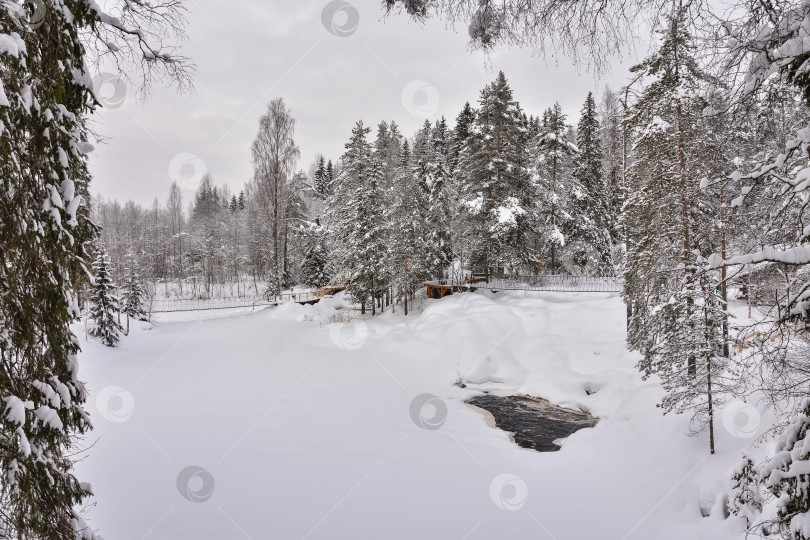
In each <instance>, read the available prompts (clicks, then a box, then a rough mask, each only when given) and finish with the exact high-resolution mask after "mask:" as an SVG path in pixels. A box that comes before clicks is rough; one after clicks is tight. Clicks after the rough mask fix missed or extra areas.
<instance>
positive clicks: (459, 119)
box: [448, 101, 476, 174]
mask: <svg viewBox="0 0 810 540" xmlns="http://www.w3.org/2000/svg"><path fill="white" fill-rule="evenodd" d="M475 115H476V111H475V109H473V108H472V107H471V106H470V102H469V101H468V102H466V103H465V104H464V108H463V109H461V112H460V113H458V116H456V125H455V127H454V128H453V135H452V141H451V143H450V149H449V154H448V164H449V166H450V173H451V174H454V173H455V171H456V167H457V166H458V158H459V154H460V153H461V149H462V148H464V145H465V144H466V143H467V138H468V137H469V136H470V133H472V128H473V122H474V121H475Z"/></svg>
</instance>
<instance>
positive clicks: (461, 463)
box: [79, 292, 750, 540]
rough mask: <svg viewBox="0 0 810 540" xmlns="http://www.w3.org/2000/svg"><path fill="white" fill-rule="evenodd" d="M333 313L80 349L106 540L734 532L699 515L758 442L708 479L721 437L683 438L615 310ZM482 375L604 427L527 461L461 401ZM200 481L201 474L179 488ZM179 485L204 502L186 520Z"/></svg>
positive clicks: (431, 307) (506, 300)
mask: <svg viewBox="0 0 810 540" xmlns="http://www.w3.org/2000/svg"><path fill="white" fill-rule="evenodd" d="M326 304H327V303H326V302H325V303H323V304H321V305H318V306H298V305H287V306H282V307H280V308H270V309H265V310H263V311H260V312H256V313H248V314H245V315H239V316H230V317H225V318H216V319H201V320H190V321H184V322H173V323H165V322H164V323H158V324H157V325H156V327H155V328H153V329H151V330H145V329H137V330H134V331H133V335H131V336H130V337H128V338H125V339H123V341H122V345H121V347H120V348H118V349H114V350H110V349H106V348H104V347H102V346H100V345H99V344H98V343H96V342H93V341H90V342H87V343H84V342H83V347H84V349H85V351H84V352H83V354H82V357H81V358H82V376H83V378H84V379H85V380H88V382H89V386H90V390H91V392H92V398H91V400H90V404H89V409H90V411H91V413H92V414H93V418H94V422H95V425H96V428H97V429H96V430H95V431H94V432H93V433H92V434H91V436H90V438H89V439H88V440H87V443H88V444H91V443H93V442H95V446H94V447H93V448H92V449H91V450H90V452H89V455H88V456H87V457H86V459H85V461H84V462H82V463H81V464H80V465H79V474H80V478H81V479H82V480H85V481H89V482H91V483H92V484H93V488H94V491H95V493H96V495H97V503H98V505H97V506H96V507H94V508H92V509H91V511H90V514H89V521H90V523H91V525H92V526H93V527H95V528H97V529H99V531H100V532H101V533H102V535H103V536H104V537H105V538H107V540H114V539H144V538H154V539H189V540H191V539H194V540H202V539H225V538H229V539H230V538H233V539H236V538H248V539H263V538H274V539H276V538H279V539H287V538H297V539H303V538H310V539H338V538H341V539H342V538H347V539H348V538H356V539H366V538H368V539H378V538H385V539H400V538H401V539H409V540H410V539H417V538H419V539H454V538H457V539H464V538H466V539H475V538H480V539H492V538H507V537H510V538H537V539H543V538H549V539H558V540H563V539H580V538H582V539H584V538H600V539H613V538H616V539H625V538H637V539H651V538H657V539H668V538H672V539H679V540H680V539H685V538H690V539H691V538H707V539H709V538H712V539H722V538H732V537H734V533H735V532H737V533H738V532H739V527H738V524H734V523H732V522H730V521H727V522H724V521H721V520H720V519H718V518H716V517H715V516H713V517H710V518H702V517H701V515H700V503H701V498H703V499H704V500H707V501H708V502H709V505H710V504H711V501H713V500H714V494H715V493H716V491H717V490H718V489H719V487H720V485H721V484H720V482H721V480H722V476H723V473H724V472H725V469H726V468H727V467H728V466H729V465H730V464H731V463H732V462H733V461H734V460H735V459H736V458H737V457H738V456H739V451H740V449H741V448H743V447H744V446H746V445H747V444H748V443H749V442H750V441H749V440H743V439H739V438H734V437H732V436H731V435H730V434H728V433H727V432H725V431H722V428H720V429H719V431H720V433H718V438H719V443H718V447H719V455H717V456H714V457H713V458H709V457H708V452H707V443H706V440H705V437H702V436H701V437H692V438H690V437H687V436H685V435H684V434H683V433H684V432H685V431H686V426H687V419H686V418H681V417H666V418H663V417H661V415H660V412H659V411H658V410H656V409H655V403H656V401H657V399H658V398H659V395H660V394H659V393H660V389H659V388H658V386H657V385H656V384H655V383H653V382H642V381H641V379H640V377H639V375H638V374H637V373H636V371H635V370H634V368H633V366H634V363H635V361H636V358H635V357H634V356H633V355H630V354H629V353H627V352H626V350H625V347H624V319H623V316H624V315H623V314H624V308H623V306H622V304H621V303H620V301H619V299H618V298H616V297H615V295H608V294H579V295H576V294H554V293H520V292H514V293H499V294H498V295H491V294H489V293H486V295H485V294H463V295H455V296H452V297H449V298H446V299H444V300H441V301H430V302H429V303H428V308H427V309H426V311H425V312H424V313H423V314H422V315H421V316H409V317H408V318H407V319H405V318H403V317H401V315H400V314H399V313H398V314H397V315H395V316H391V315H390V314H385V315H383V316H382V317H379V318H375V320H367V321H366V322H365V323H362V324H361V325H360V326H359V327H358V328H359V332H360V333H359V334H355V335H354V336H352V335H350V334H338V333H336V332H335V330H339V329H340V328H339V327H336V326H334V325H333V326H331V327H329V326H325V325H324V326H321V325H320V324H319V323H318V322H317V321H318V320H319V319H321V318H322V317H324V316H327V315H328V311H327V310H328V309H329V306H328V305H326ZM304 318H307V319H315V322H313V321H312V320H309V321H303V320H302V319H304ZM330 328H331V330H332V332H331V333H330ZM344 330H346V328H344ZM353 348H354V350H350V349H353ZM486 354H490V355H491V357H492V358H493V359H494V360H496V361H497V362H500V363H503V364H504V365H507V364H513V363H514V362H515V361H516V362H519V364H520V365H521V366H522V367H523V368H525V370H520V369H518V370H513V371H515V373H518V375H515V376H514V377H513V379H512V380H509V381H508V382H507V383H505V384H501V385H494V384H490V385H489V387H490V388H493V389H495V388H496V387H497V388H498V389H502V390H505V391H516V392H525V393H531V394H533V395H538V396H542V397H545V398H548V399H550V400H551V401H553V402H555V403H558V404H561V405H564V406H569V407H584V408H587V409H589V410H590V411H591V412H592V413H593V414H594V415H595V416H598V417H600V418H601V419H602V420H601V421H600V423H599V424H598V425H597V427H596V428H594V429H585V430H582V431H579V432H577V433H575V434H574V435H573V436H572V437H570V438H569V439H568V440H567V441H566V442H565V444H564V446H563V449H562V450H561V451H560V452H555V453H545V454H540V453H537V452H534V451H531V450H526V449H521V448H519V447H517V446H515V445H514V444H513V443H512V442H510V440H509V437H508V436H507V434H505V433H503V432H501V431H499V430H495V429H493V428H491V427H490V426H488V425H487V423H486V421H485V419H484V417H483V415H481V414H478V413H477V412H475V411H474V410H472V409H471V408H470V407H468V406H466V405H464V403H463V400H464V399H465V398H467V397H469V396H471V395H473V393H474V392H475V391H474V390H473V389H471V388H467V389H461V388H459V387H456V386H453V383H454V382H455V381H456V380H457V378H458V376H459V374H465V373H467V372H469V371H471V370H472V369H473V368H474V367H475V366H476V364H478V363H479V362H480V361H481V359H482V358H483V357H484V356H485V355H486ZM521 373H522V375H521ZM110 386H117V387H120V390H116V389H115V388H110ZM586 386H588V387H589V388H591V389H598V391H597V392H596V393H594V394H592V395H587V394H586V392H585V387H586ZM423 393H430V394H434V395H435V396H438V397H439V398H440V400H441V403H443V404H444V405H445V406H446V408H447V415H446V421H445V422H444V423H443V424H442V425H441V426H440V427H439V428H438V429H424V428H422V427H419V426H418V425H417V424H416V423H415V422H414V421H413V420H412V418H411V414H410V412H409V408H410V406H411V404H412V401H413V400H414V398H416V397H417V396H419V395H421V394H423ZM130 395H131V396H132V402H130V401H128V399H127V398H128V397H129V396H130ZM431 407H432V406H428V407H427V408H426V409H424V410H423V411H422V412H423V413H424V415H423V416H424V418H428V419H429V418H430V417H432V416H433V414H432V411H433V409H432V408H431ZM105 417H106V418H105ZM192 465H193V466H198V467H201V468H202V469H204V471H203V472H200V473H199V474H196V475H193V474H192V473H193V472H194V471H190V472H188V473H187V475H186V477H190V480H189V481H188V482H186V481H185V478H181V479H180V480H179V481H178V475H179V474H180V472H181V471H182V470H183V469H185V468H186V467H188V466H192ZM206 471H207V472H206ZM503 474H509V475H514V477H504V476H500V475H503ZM493 481H495V482H494V483H493ZM178 483H179V484H181V487H188V489H189V491H186V492H185V494H186V496H187V497H188V498H192V499H193V498H195V497H197V498H199V499H207V500H204V501H201V502H192V501H189V500H187V499H186V498H184V497H183V496H181V493H180V491H179V490H178ZM699 483H702V484H704V485H708V486H713V487H712V489H707V488H705V487H704V488H703V490H704V491H703V492H701V491H700V488H699V487H697V486H698V484H699ZM212 486H213V491H211V489H210V488H211V487H212ZM524 486H525V488H526V492H525V493H526V495H525V497H524V491H523V490H522V489H521V488H523V487H524ZM501 488H502V489H501ZM195 494H196V495H195Z"/></svg>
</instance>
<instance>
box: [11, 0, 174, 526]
mask: <svg viewBox="0 0 810 540" xmlns="http://www.w3.org/2000/svg"><path fill="white" fill-rule="evenodd" d="M182 9H183V8H182V6H179V5H178V4H161V5H157V6H155V5H148V6H146V5H144V4H143V3H136V4H132V5H130V6H128V10H127V12H126V14H125V15H122V16H121V18H118V17H114V16H110V15H108V14H106V13H105V12H104V11H103V8H102V7H100V6H99V5H97V4H96V3H95V2H89V1H87V0H40V1H37V2H16V1H15V2H4V3H3V6H2V7H1V8H0V34H2V35H3V42H4V44H5V45H4V46H3V47H2V51H0V73H2V92H0V94H1V95H2V98H0V102H2V106H0V178H2V186H3V187H2V189H0V246H2V248H0V269H1V270H0V396H1V397H0V400H2V401H3V403H2V404H1V405H0V408H2V409H3V410H4V412H5V414H0V432H1V433H2V436H1V437H0V439H2V444H0V470H2V471H3V480H2V487H0V508H1V509H2V511H0V537H3V538H17V539H22V538H26V539H28V538H48V539H56V538H59V539H71V540H73V539H76V538H83V539H87V538H93V537H94V534H93V532H92V530H90V529H89V528H88V527H87V525H86V523H85V522H84V520H83V519H82V517H81V516H80V515H79V512H78V510H77V508H78V507H79V506H80V505H81V504H82V501H83V500H84V499H85V498H86V497H87V496H88V495H89V490H88V488H86V487H85V486H83V485H82V484H80V482H79V480H78V479H77V478H76V477H75V476H74V474H73V462H74V460H75V459H76V456H77V454H78V448H77V446H78V441H79V438H80V437H81V435H82V434H84V433H86V432H87V431H88V430H89V429H90V428H91V425H90V421H89V415H88V413H87V412H86V411H85V409H84V403H85V400H86V398H87V393H86V390H85V385H84V383H82V382H81V381H80V380H79V368H78V362H77V354H78V353H79V341H78V339H77V337H76V336H75V335H74V334H73V332H72V331H71V329H70V325H71V323H72V322H74V321H75V320H77V319H78V317H79V316H80V312H79V307H78V298H77V295H76V293H75V291H76V290H79V289H81V288H82V287H83V286H84V284H85V283H86V276H87V271H86V269H85V263H86V262H87V261H88V259H87V253H86V251H85V246H86V245H88V243H89V242H92V241H93V240H94V239H95V237H96V236H97V230H96V227H95V226H94V225H93V224H92V223H91V222H90V220H89V219H88V214H89V204H88V203H89V200H90V198H89V196H88V192H89V183H90V173H89V171H88V165H87V154H88V153H89V152H90V151H91V150H92V145H90V144H89V143H88V139H89V136H90V134H89V129H88V121H89V118H90V115H91V114H92V113H93V112H94V111H95V110H96V109H97V108H98V107H99V106H101V105H102V104H101V103H99V99H98V97H97V96H95V95H94V93H93V89H92V74H91V73H90V71H89V69H88V66H89V65H90V64H91V63H92V58H93V57H94V56H95V57H96V58H97V57H98V56H100V55H104V56H105V57H107V58H110V57H112V58H111V60H112V62H111V63H110V65H122V64H127V63H128V64H129V65H135V66H141V67H142V68H143V69H144V70H145V72H144V73H143V75H144V79H145V80H147V81H148V80H150V79H153V78H154V76H155V75H157V74H160V73H161V72H162V73H164V74H168V75H169V76H170V77H173V78H176V80H177V81H178V82H179V83H180V85H181V87H182V86H183V85H184V84H185V83H186V82H187V75H188V70H189V67H190V66H189V63H188V62H187V61H186V60H185V59H183V58H182V57H179V56H177V55H176V54H175V51H176V48H175V47H174V45H175V44H174V43H171V40H172V31H171V30H174V35H175V36H176V35H178V34H182V24H183V14H182ZM32 15H33V16H35V17H39V19H38V20H35V21H32V20H31V19H32V18H34V17H32ZM32 22H35V23H36V24H31V23H32ZM167 27H171V28H167ZM156 36H161V43H155V42H154V41H156V39H155V40H153V37H156ZM164 37H165V38H166V41H163V38H164ZM112 43H115V45H114V46H112V45H111V44H112ZM147 55H148V56H147ZM128 61H129V62H128ZM134 78H136V77H134Z"/></svg>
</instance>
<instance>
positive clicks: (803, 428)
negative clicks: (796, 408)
mask: <svg viewBox="0 0 810 540" xmlns="http://www.w3.org/2000/svg"><path fill="white" fill-rule="evenodd" d="M808 428H810V399H807V398H805V399H804V400H803V402H802V404H801V407H800V412H799V414H798V415H797V416H796V417H794V418H793V419H792V420H791V423H790V425H789V426H788V427H787V429H786V430H785V431H784V432H783V433H782V435H781V436H780V437H779V440H778V441H777V443H776V454H775V455H774V457H773V458H772V459H771V461H770V462H769V463H768V464H767V465H766V466H765V467H764V470H763V473H762V476H763V478H764V479H765V486H766V487H767V488H768V489H769V490H770V491H771V492H772V493H773V494H774V496H776V497H777V522H776V527H777V529H778V532H779V533H780V534H781V536H782V538H786V539H790V540H808V538H810V534H808V532H807V522H808V515H810V496H809V495H808V494H810V473H808V471H810V437H808Z"/></svg>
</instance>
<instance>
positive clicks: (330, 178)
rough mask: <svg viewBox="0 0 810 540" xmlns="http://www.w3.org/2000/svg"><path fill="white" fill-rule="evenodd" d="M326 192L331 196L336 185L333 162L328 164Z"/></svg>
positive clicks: (330, 161)
mask: <svg viewBox="0 0 810 540" xmlns="http://www.w3.org/2000/svg"><path fill="white" fill-rule="evenodd" d="M325 178H326V191H327V195H331V194H332V191H333V190H334V185H335V169H334V167H333V166H332V160H331V159H330V160H329V161H327V162H326V176H325Z"/></svg>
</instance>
